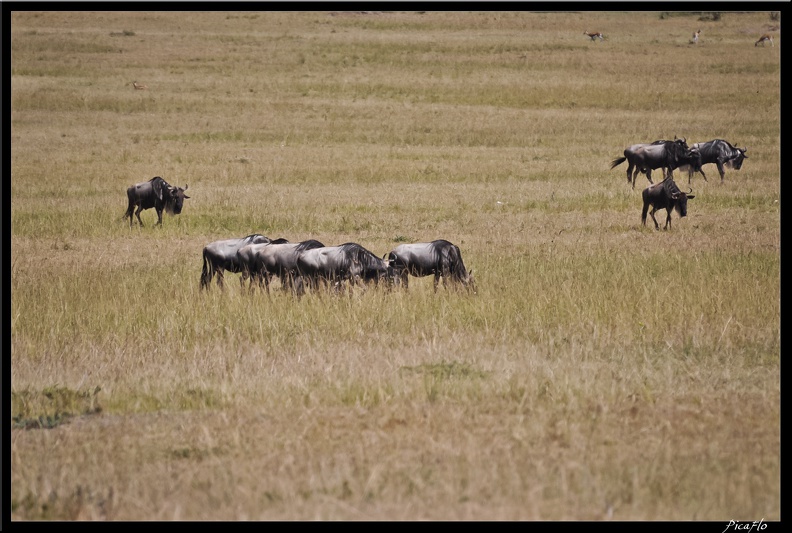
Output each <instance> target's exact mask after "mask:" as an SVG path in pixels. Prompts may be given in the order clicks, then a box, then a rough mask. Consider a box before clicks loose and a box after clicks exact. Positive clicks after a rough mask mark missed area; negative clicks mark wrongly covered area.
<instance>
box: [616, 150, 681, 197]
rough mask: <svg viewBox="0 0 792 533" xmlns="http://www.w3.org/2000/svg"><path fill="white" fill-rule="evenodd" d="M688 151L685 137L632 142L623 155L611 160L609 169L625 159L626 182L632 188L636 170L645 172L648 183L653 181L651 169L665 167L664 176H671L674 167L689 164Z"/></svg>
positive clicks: (636, 173)
mask: <svg viewBox="0 0 792 533" xmlns="http://www.w3.org/2000/svg"><path fill="white" fill-rule="evenodd" d="M689 152H690V149H689V148H688V145H687V142H686V140H685V139H677V138H674V140H673V141H666V140H659V141H655V142H653V143H648V144H633V145H632V146H628V147H627V148H626V149H625V150H624V157H617V158H616V159H614V160H613V161H612V162H611V169H613V168H616V167H617V166H619V165H621V164H622V163H624V162H625V161H627V183H632V188H633V189H634V188H635V178H636V176H637V175H638V172H643V173H645V174H646V179H648V180H649V183H654V182H653V181H652V170H655V169H658V168H663V169H666V172H664V174H665V175H664V177H667V178H669V177H673V175H674V169H676V168H679V167H680V166H683V165H686V164H689V162H690V159H689V157H690V153H689ZM633 169H634V171H633Z"/></svg>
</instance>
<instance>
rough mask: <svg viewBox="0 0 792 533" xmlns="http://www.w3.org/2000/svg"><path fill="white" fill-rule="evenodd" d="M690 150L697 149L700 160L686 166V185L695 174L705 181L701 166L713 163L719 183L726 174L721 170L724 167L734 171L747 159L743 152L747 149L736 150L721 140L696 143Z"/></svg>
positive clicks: (705, 177) (705, 176)
mask: <svg viewBox="0 0 792 533" xmlns="http://www.w3.org/2000/svg"><path fill="white" fill-rule="evenodd" d="M692 148H695V149H698V152H699V154H700V158H699V160H698V161H696V162H695V163H694V164H691V165H689V166H688V184H689V183H690V182H691V180H692V178H693V174H694V173H695V172H700V173H701V175H702V176H704V181H707V175H706V174H704V171H703V170H702V168H701V167H702V166H703V165H706V164H709V163H715V165H716V166H717V167H718V173H719V174H720V179H721V183H723V178H724V176H725V175H726V172H725V171H724V170H723V167H724V166H727V167H731V168H733V169H734V170H740V168H742V164H743V161H744V160H745V159H746V158H747V157H748V156H747V155H746V154H745V152H746V151H747V150H748V148H747V147H746V148H737V147H736V146H732V145H731V144H730V143H729V142H728V141H724V140H723V139H713V140H711V141H707V142H704V143H696V144H694V145H693V146H692Z"/></svg>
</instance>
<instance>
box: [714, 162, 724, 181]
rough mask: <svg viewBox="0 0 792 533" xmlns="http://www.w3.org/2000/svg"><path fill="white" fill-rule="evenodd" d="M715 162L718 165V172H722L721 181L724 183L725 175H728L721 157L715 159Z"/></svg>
mask: <svg viewBox="0 0 792 533" xmlns="http://www.w3.org/2000/svg"><path fill="white" fill-rule="evenodd" d="M715 164H716V165H717V166H718V173H719V174H720V177H721V183H723V177H724V176H725V175H726V172H725V171H724V170H723V162H722V161H721V160H720V159H718V160H717V161H715Z"/></svg>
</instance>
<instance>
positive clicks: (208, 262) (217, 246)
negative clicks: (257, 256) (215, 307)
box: [201, 233, 272, 289]
mask: <svg viewBox="0 0 792 533" xmlns="http://www.w3.org/2000/svg"><path fill="white" fill-rule="evenodd" d="M270 242H272V240H271V239H269V238H268V237H265V236H264V235H260V234H258V233H254V234H251V235H248V236H247V237H243V238H241V239H224V240H220V241H214V242H211V243H209V244H207V245H206V246H205V247H204V249H203V269H202V270H201V289H204V288H206V289H208V288H209V285H210V284H211V282H212V278H214V277H215V276H217V285H218V286H220V288H222V287H223V275H224V272H225V271H226V270H228V271H229V272H232V273H234V274H237V273H239V272H241V265H240V263H239V254H238V253H237V252H238V251H239V250H240V248H242V247H243V246H246V245H248V244H260V243H270ZM240 283H242V284H244V280H240ZM243 286H244V285H243Z"/></svg>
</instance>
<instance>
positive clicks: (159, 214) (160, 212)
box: [155, 207, 162, 226]
mask: <svg viewBox="0 0 792 533" xmlns="http://www.w3.org/2000/svg"><path fill="white" fill-rule="evenodd" d="M155 209H156V211H157V223H156V224H155V225H156V226H162V208H161V207H156V208H155Z"/></svg>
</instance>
